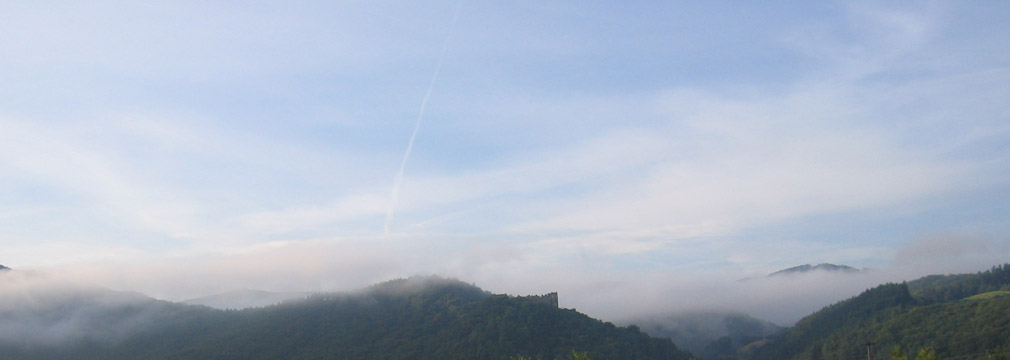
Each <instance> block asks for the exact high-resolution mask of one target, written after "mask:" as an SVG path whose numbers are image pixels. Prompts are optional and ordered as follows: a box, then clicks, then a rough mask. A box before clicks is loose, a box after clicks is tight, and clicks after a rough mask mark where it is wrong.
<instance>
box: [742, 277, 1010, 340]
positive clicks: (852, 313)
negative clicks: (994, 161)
mask: <svg viewBox="0 0 1010 360" xmlns="http://www.w3.org/2000/svg"><path fill="white" fill-rule="evenodd" d="M1008 275H1010V266H1008V265H1001V266H997V267H994V268H992V269H991V270H989V271H985V272H980V273H976V274H964V275H945V276H930V277H925V278H922V279H919V280H916V281H913V282H910V283H907V284H886V285H881V286H878V287H876V288H873V289H870V290H867V291H865V292H863V293H862V294H860V295H859V296H856V297H854V298H851V299H848V300H845V301H842V302H840V303H837V304H835V305H831V306H828V307H826V308H824V309H822V310H820V311H818V312H816V313H814V314H812V315H810V316H807V317H806V318H804V319H802V320H800V321H799V322H798V323H797V324H796V326H794V327H793V328H791V329H789V330H788V331H787V332H785V333H784V334H783V335H781V336H780V337H778V338H775V339H773V340H772V341H770V342H768V343H767V344H765V345H764V346H763V347H761V348H759V349H757V350H756V351H755V352H754V354H753V357H754V358H755V359H768V360H771V359H776V360H781V359H838V360H843V359H844V360H848V359H857V358H865V357H866V351H867V350H866V344H867V343H870V344H872V345H871V352H872V353H873V354H874V355H873V357H874V358H879V359H884V358H890V356H891V353H892V351H897V350H895V349H896V346H901V347H902V349H903V350H901V352H904V351H908V352H910V355H912V356H910V358H914V355H915V353H916V352H917V351H919V350H922V349H932V350H933V351H935V352H936V353H937V354H938V355H939V356H941V357H944V358H948V357H959V358H961V359H986V358H987V356H990V355H993V354H1006V352H1007V351H1008V350H1010V311H1008V309H1010V296H1006V295H1010V291H1007V290H1010V276H1008ZM912 289H914V290H912ZM896 355H897V354H896Z"/></svg>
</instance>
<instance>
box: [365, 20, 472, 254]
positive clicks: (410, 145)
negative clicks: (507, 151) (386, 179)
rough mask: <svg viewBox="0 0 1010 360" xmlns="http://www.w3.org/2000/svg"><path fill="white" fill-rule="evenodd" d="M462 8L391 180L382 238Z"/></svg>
mask: <svg viewBox="0 0 1010 360" xmlns="http://www.w3.org/2000/svg"><path fill="white" fill-rule="evenodd" d="M462 7H463V1H462V0H460V1H459V2H457V3H456V11H455V12H454V13H453V15H452V25H450V26H449V33H448V34H446V35H445V39H444V40H442V49H441V50H439V52H438V61H437V62H435V72H434V73H433V74H432V75H431V81H430V82H429V83H428V91H425V92H424V98H423V99H422V100H421V109H420V110H419V111H418V112H417V121H415V122H414V132H413V133H411V134H410V141H409V142H407V150H406V151H404V152H403V160H402V161H400V171H397V172H396V177H395V178H394V179H393V190H392V191H390V193H389V200H390V203H389V209H386V223H385V224H384V225H383V227H382V234H383V235H384V236H388V235H389V224H390V222H391V221H392V220H393V213H394V212H395V211H396V205H397V203H398V202H399V201H400V184H401V183H403V169H404V168H406V167H407V159H409V158H410V152H411V151H412V150H413V149H414V139H416V138H417V132H418V131H419V130H421V120H422V119H424V109H425V108H426V107H427V106H428V98H430V97H431V90H432V89H434V88H435V81H436V80H438V73H439V72H440V71H442V59H443V58H444V57H445V50H446V49H447V48H448V47H449V39H451V38H452V33H453V30H455V29H456V22H457V21H458V20H459V10H460V8H462Z"/></svg>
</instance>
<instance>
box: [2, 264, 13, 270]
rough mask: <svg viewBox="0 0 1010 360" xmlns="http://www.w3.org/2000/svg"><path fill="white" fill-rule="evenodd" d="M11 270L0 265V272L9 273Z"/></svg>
mask: <svg viewBox="0 0 1010 360" xmlns="http://www.w3.org/2000/svg"><path fill="white" fill-rule="evenodd" d="M10 269H11V268H9V267H6V266H3V265H0V271H10Z"/></svg>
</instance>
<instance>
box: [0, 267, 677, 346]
mask: <svg viewBox="0 0 1010 360" xmlns="http://www.w3.org/2000/svg"><path fill="white" fill-rule="evenodd" d="M64 308H65V307H64ZM137 312H148V314H146V317H145V318H144V319H146V320H147V321H148V323H147V325H146V326H144V327H138V326H134V327H132V328H131V329H130V331H129V332H128V333H126V334H123V336H121V337H120V338H115V339H102V338H93V337H92V338H89V337H77V338H76V339H77V340H76V341H68V342H63V343H51V342H50V343H36V344H30V343H27V344H28V345H26V342H24V341H21V342H11V341H6V342H0V354H3V355H0V359H4V358H5V357H4V356H5V355H6V356H7V357H6V358H9V359H60V358H88V359H508V358H510V357H513V356H525V357H528V358H542V359H555V358H566V357H567V356H568V355H570V354H572V352H573V350H575V351H578V352H580V353H586V354H588V355H589V357H590V358H593V359H598V360H599V359H676V360H686V359H689V358H690V357H691V355H690V354H688V353H686V352H683V351H681V350H679V349H678V348H677V347H676V346H674V344H673V343H672V342H671V341H670V340H669V339H656V338H651V337H649V336H647V335H645V334H644V333H642V332H640V331H639V330H638V328H636V327H633V326H632V327H617V326H614V325H613V324H610V323H605V322H602V321H599V320H595V319H592V318H590V317H588V316H586V315H584V314H581V313H578V312H576V311H575V310H570V309H560V308H558V307H557V306H555V305H553V304H550V302H549V301H544V299H542V298H535V297H512V296H505V295H492V294H490V293H488V292H485V291H483V290H481V289H479V288H477V287H475V286H472V285H469V284H465V283H462V282H459V281H455V280H445V279H440V278H415V279H410V280H397V281H392V282H388V283H383V284H380V285H376V286H373V287H371V288H369V289H366V290H363V291H360V292H356V293H347V294H320V295H314V296H312V297H309V298H306V299H303V300H298V301H292V302H287V303H284V304H280V305H276V306H269V307H265V308H258V309H247V310H241V311H222V310H212V309H209V308H206V307H202V306H187V305H181V304H171V303H165V302H157V301H151V302H137V303H133V304H132V305H128V306H121V307H120V306H114V307H113V309H107V310H104V311H98V312H94V311H91V312H90V313H96V314H99V315H100V316H102V317H103V318H105V319H109V318H112V317H115V316H117V315H118V314H122V315H124V316H126V315H129V314H134V313H137ZM36 314H37V315H40V317H46V316H52V315H53V314H54V313H47V314H38V313H37V312H36ZM82 314H83V313H77V315H78V316H81V315H82ZM0 316H4V315H3V314H0ZM2 320H3V319H0V321H2ZM110 323H116V322H110ZM120 323H121V322H120ZM92 324H101V322H93V323H92ZM95 326H97V327H98V328H94V327H92V328H91V329H89V330H88V331H102V332H104V333H116V332H115V331H113V330H109V329H101V326H102V325H95Z"/></svg>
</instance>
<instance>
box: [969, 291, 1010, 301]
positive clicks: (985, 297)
mask: <svg viewBox="0 0 1010 360" xmlns="http://www.w3.org/2000/svg"><path fill="white" fill-rule="evenodd" d="M1007 295H1010V291H1006V290H998V291H990V292H987V293H981V294H978V295H973V296H969V297H966V298H965V300H989V299H992V298H998V297H1003V296H1007Z"/></svg>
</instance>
